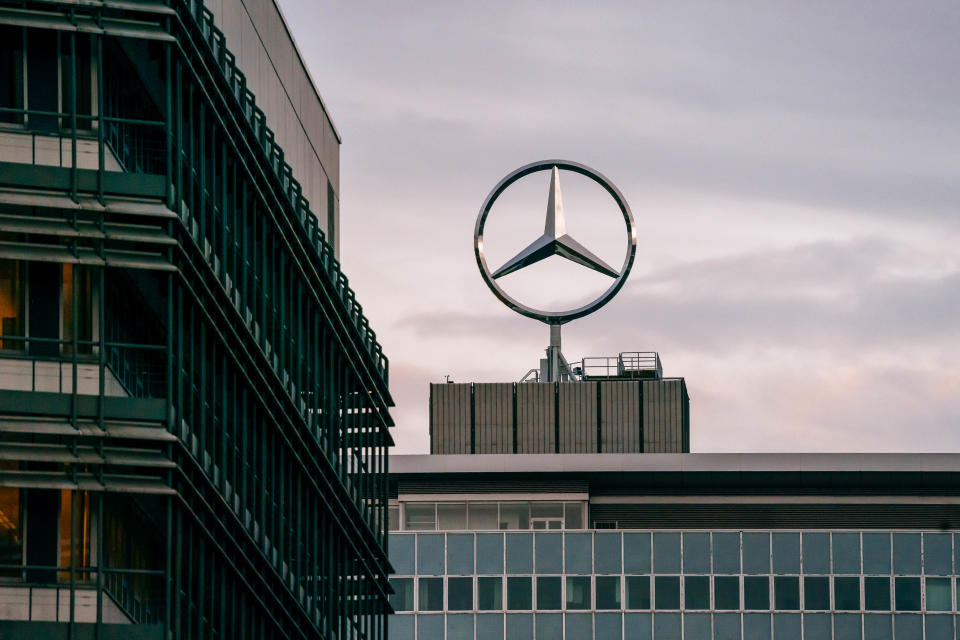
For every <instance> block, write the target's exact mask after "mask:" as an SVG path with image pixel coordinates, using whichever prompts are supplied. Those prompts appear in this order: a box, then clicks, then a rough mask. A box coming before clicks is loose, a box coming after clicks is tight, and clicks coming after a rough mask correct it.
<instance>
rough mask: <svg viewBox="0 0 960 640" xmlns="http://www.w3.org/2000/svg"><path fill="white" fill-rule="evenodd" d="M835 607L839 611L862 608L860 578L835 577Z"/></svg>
mask: <svg viewBox="0 0 960 640" xmlns="http://www.w3.org/2000/svg"><path fill="white" fill-rule="evenodd" d="M833 601H834V608H835V609H837V610H838V611H859V610H860V578H856V577H846V578H839V577H838V578H834V579H833Z"/></svg>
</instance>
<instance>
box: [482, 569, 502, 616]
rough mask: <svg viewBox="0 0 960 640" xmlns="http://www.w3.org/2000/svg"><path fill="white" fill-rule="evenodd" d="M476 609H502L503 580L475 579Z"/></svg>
mask: <svg viewBox="0 0 960 640" xmlns="http://www.w3.org/2000/svg"><path fill="white" fill-rule="evenodd" d="M477 609H480V610H481V611H499V610H500V609H503V578H500V577H480V578H477Z"/></svg>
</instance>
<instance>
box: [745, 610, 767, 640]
mask: <svg viewBox="0 0 960 640" xmlns="http://www.w3.org/2000/svg"><path fill="white" fill-rule="evenodd" d="M743 637H744V638H749V639H750V640H770V614H769V613H745V614H743Z"/></svg>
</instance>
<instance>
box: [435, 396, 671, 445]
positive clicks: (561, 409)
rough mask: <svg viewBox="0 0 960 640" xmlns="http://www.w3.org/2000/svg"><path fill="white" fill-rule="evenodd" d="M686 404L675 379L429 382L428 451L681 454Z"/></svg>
mask: <svg viewBox="0 0 960 640" xmlns="http://www.w3.org/2000/svg"><path fill="white" fill-rule="evenodd" d="M689 403H690V401H689V397H688V395H687V387H686V384H685V382H684V381H683V379H682V378H676V379H665V380H643V381H641V380H606V381H591V382H562V383H535V382H529V383H527V382H525V383H516V382H506V383H460V384H431V385H430V452H431V453H440V454H458V453H644V452H648V453H686V452H689V451H690V404H689ZM598 438H599V439H598Z"/></svg>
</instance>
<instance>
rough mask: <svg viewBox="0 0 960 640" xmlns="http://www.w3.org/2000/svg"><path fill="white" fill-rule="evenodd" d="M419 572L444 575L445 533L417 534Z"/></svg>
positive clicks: (429, 574)
mask: <svg viewBox="0 0 960 640" xmlns="http://www.w3.org/2000/svg"><path fill="white" fill-rule="evenodd" d="M417 573H419V574H423V575H428V576H440V575H443V534H432V533H427V534H420V535H418V536H417Z"/></svg>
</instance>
